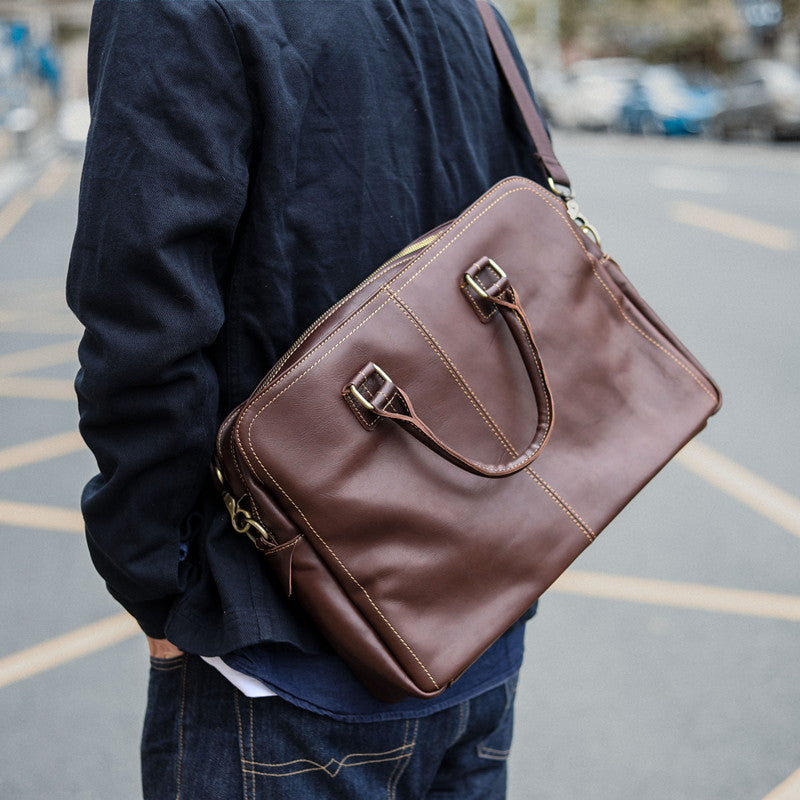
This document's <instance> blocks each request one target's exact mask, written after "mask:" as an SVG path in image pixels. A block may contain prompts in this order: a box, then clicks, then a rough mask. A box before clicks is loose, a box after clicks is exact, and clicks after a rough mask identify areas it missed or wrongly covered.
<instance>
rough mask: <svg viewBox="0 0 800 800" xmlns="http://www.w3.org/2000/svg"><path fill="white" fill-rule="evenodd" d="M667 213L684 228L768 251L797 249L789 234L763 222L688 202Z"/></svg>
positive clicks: (675, 204)
mask: <svg viewBox="0 0 800 800" xmlns="http://www.w3.org/2000/svg"><path fill="white" fill-rule="evenodd" d="M669 213H670V216H671V217H672V218H673V219H674V220H677V221H678V222H683V223H684V224H685V225H692V226H693V227H695V228H704V229H705V230H709V231H713V232H714V233H721V234H722V235H723V236H727V237H729V238H731V239H739V240H740V241H743V242H749V243H750V244H757V245H760V246H761V247H767V248H769V249H770V250H781V251H789V250H796V249H797V236H796V235H795V234H794V233H793V232H792V231H790V230H787V229H786V228H779V227H778V226H777V225H770V224H768V223H766V222H758V221H757V220H754V219H750V217H743V216H741V215H739V214H731V213H729V212H727V211H720V210H719V209H717V208H710V207H709V206H703V205H700V204H698V203H690V202H688V201H682V202H677V203H672V204H671V205H670V211H669Z"/></svg>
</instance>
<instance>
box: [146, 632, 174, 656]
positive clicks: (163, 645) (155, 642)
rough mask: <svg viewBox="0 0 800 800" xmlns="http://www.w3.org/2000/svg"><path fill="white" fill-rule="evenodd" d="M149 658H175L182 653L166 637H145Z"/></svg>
mask: <svg viewBox="0 0 800 800" xmlns="http://www.w3.org/2000/svg"><path fill="white" fill-rule="evenodd" d="M147 645H148V647H149V648H150V657H151V658H177V657H178V656H182V655H183V650H180V649H179V648H177V647H175V645H174V644H172V642H170V641H169V640H168V639H151V638H150V637H149V636H148V637H147Z"/></svg>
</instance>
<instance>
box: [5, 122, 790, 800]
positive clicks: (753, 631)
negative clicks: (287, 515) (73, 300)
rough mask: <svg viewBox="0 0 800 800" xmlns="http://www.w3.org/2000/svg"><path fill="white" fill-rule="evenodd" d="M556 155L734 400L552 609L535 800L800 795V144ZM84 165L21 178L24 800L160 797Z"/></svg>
mask: <svg viewBox="0 0 800 800" xmlns="http://www.w3.org/2000/svg"><path fill="white" fill-rule="evenodd" d="M556 149H557V152H558V153H559V155H560V157H561V158H562V161H563V162H564V164H565V165H566V167H567V169H568V171H569V172H570V173H571V175H572V178H573V183H574V185H575V187H576V189H577V191H578V199H579V200H580V202H581V207H582V208H583V210H584V211H585V213H586V216H587V217H588V218H589V220H590V221H591V222H592V223H593V224H594V225H595V226H596V227H597V228H598V229H599V230H600V232H601V234H602V235H603V244H604V246H605V248H606V249H607V250H608V251H609V252H611V253H612V254H613V255H614V256H615V257H616V259H617V260H618V261H619V262H620V264H621V265H622V267H623V269H624V270H625V271H626V273H627V274H628V276H629V277H630V278H631V279H632V281H633V282H634V283H635V284H636V286H637V288H638V289H639V290H640V292H641V293H642V294H643V295H644V297H645V298H646V299H647V300H648V301H649V302H650V304H651V305H653V306H654V307H655V308H656V310H657V311H658V312H659V314H660V315H661V316H662V317H663V318H664V319H665V320H666V321H667V322H668V324H669V325H670V326H671V327H672V328H673V329H674V330H675V331H676V332H677V333H678V335H679V336H681V338H682V339H683V340H684V341H685V342H686V343H687V345H688V346H689V347H690V348H691V349H692V350H693V351H694V352H695V354H696V355H697V356H698V357H699V358H700V360H701V361H702V362H703V363H704V364H705V366H706V367H707V368H708V369H709V371H710V372H711V374H712V375H714V377H715V378H716V379H717V381H718V382H719V384H720V385H721V387H722V390H723V394H724V398H725V400H724V406H723V410H722V412H720V414H719V415H718V416H717V417H715V418H713V419H712V420H711V423H710V425H709V427H708V429H707V430H706V431H705V432H704V433H703V434H702V435H701V437H700V438H699V441H698V443H697V445H695V446H693V447H690V448H688V449H687V450H686V451H685V452H684V453H683V454H681V455H680V456H679V458H678V459H677V460H676V461H675V462H673V463H672V464H670V465H669V466H668V467H667V468H666V469H665V470H664V471H663V473H662V474H661V475H659V476H658V477H657V478H656V480H655V481H654V482H653V483H652V484H651V485H650V486H649V487H647V489H646V490H645V491H644V492H643V493H642V494H641V495H640V496H639V497H637V498H636V500H635V501H634V502H633V503H632V504H631V505H630V506H629V507H628V508H627V509H626V510H625V511H624V512H623V514H622V515H621V516H620V517H619V519H618V520H617V521H615V523H614V524H613V525H612V526H611V527H609V528H608V529H607V530H606V531H605V532H604V533H603V534H602V536H601V537H600V539H599V540H598V541H597V542H596V543H595V544H593V545H592V547H591V548H589V550H588V551H587V552H586V553H585V554H584V555H583V556H581V558H580V559H579V560H578V562H577V563H576V564H575V566H574V567H573V568H572V569H571V570H570V571H569V572H568V573H567V575H566V576H565V578H564V579H563V581H562V582H560V583H559V584H558V585H557V586H556V587H554V588H553V589H552V590H551V591H550V592H548V593H547V594H546V595H545V597H544V598H543V600H542V602H541V605H540V612H539V614H538V615H537V617H536V619H535V620H534V621H533V622H532V623H531V624H530V626H529V629H528V634H527V648H528V653H527V656H526V663H525V666H524V669H523V675H522V679H521V683H520V689H519V697H518V705H517V720H516V739H515V744H514V749H513V751H512V756H511V789H510V792H509V797H510V798H511V800H575V798H590V799H591V800H606V798H608V800H612V798H613V800H641V798H647V800H662V798H663V799H664V800H666V799H667V798H669V800H676V799H678V800H683V799H684V798H685V799H686V800H766V798H769V800H791V799H794V800H796V799H797V798H800V569H798V567H800V499H798V498H799V497H800V466H798V465H800V424H798V419H797V417H798V409H800V324H798V312H797V304H798V301H800V258H799V254H800V222H799V221H798V220H799V219H800V213H799V212H800V149H798V148H791V147H760V146H747V145H731V146H725V147H722V146H720V145H715V144H713V143H710V142H702V141H699V142H698V141H666V140H661V139H651V140H642V139H629V138H615V137H612V138H606V137H593V136H579V135H574V134H571V135H566V134H562V133H560V132H557V134H556ZM79 168H80V165H79V163H78V162H77V161H76V160H74V159H70V158H66V157H54V158H51V159H46V160H43V161H42V162H41V163H39V164H37V165H33V166H31V167H30V168H29V169H28V171H27V172H25V171H23V172H20V173H19V174H18V175H17V176H16V178H15V180H16V182H17V184H19V182H20V181H22V184H23V185H22V186H19V185H18V186H16V187H15V189H14V191H13V192H8V191H7V192H6V194H7V196H5V197H2V192H3V184H2V181H0V413H1V414H2V419H3V425H2V426H0V543H1V544H2V547H3V557H2V558H0V602H2V608H3V624H2V626H0V719H2V733H0V800H33V799H34V798H36V799H37V800H38V798H41V797H48V798H54V799H55V800H62V799H63V800H66V799H67V798H68V799H69V800H75V799H77V798H86V799H87V800H101V798H102V800H107V798H114V799H115V800H133V798H136V797H138V796H139V788H138V763H137V757H138V754H137V748H138V736H139V726H140V722H141V717H142V713H143V709H144V702H145V692H146V677H147V657H146V656H147V654H146V647H145V644H144V641H143V638H142V637H141V636H140V635H138V634H137V632H136V628H135V625H132V624H131V622H130V621H129V620H128V619H127V618H126V617H125V616H124V615H121V614H120V613H119V611H120V609H119V608H118V607H117V606H116V605H115V604H114V603H113V601H111V600H110V599H109V598H108V597H107V595H106V593H105V589H104V587H103V585H102V582H101V581H100V579H99V578H98V577H97V576H96V575H95V573H94V571H93V569H92V566H91V564H90V562H89V559H88V556H87V554H86V550H85V545H84V543H83V538H82V536H81V532H80V531H81V524H80V519H79V515H78V514H77V506H78V496H79V492H80V489H81V486H82V485H83V483H84V482H85V480H86V479H87V478H88V477H89V476H90V475H91V474H92V472H93V466H94V465H93V461H92V458H91V456H90V455H89V454H88V453H87V452H86V451H85V450H84V449H83V448H82V447H81V444H80V441H79V439H78V438H77V436H76V433H75V431H76V420H77V413H76V409H75V405H74V401H73V399H72V389H71V381H72V377H73V374H74V371H75V368H76V362H75V346H76V341H77V338H78V336H79V335H80V330H79V328H78V326H77V325H76V323H75V322H74V321H73V320H72V319H71V317H70V315H69V312H68V311H67V310H66V308H65V305H64V302H63V299H62V298H63V282H64V275H65V270H66V262H67V254H68V249H69V244H70V240H71V236H72V232H73V228H74V224H75V215H76V196H77V189H78V180H79ZM20 175H21V176H22V177H20ZM6 188H8V186H6Z"/></svg>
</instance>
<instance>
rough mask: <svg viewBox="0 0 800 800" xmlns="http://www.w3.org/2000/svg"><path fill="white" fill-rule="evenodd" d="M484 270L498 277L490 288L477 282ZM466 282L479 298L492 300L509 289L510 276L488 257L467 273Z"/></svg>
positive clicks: (476, 263) (474, 265) (477, 262)
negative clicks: (488, 270)
mask: <svg viewBox="0 0 800 800" xmlns="http://www.w3.org/2000/svg"><path fill="white" fill-rule="evenodd" d="M484 269H490V270H491V271H492V272H494V274H495V275H497V280H496V281H494V283H492V284H491V285H489V286H483V285H481V284H480V283H478V281H477V277H478V273H479V272H482V271H483V270H484ZM464 280H465V281H466V283H467V285H468V286H469V288H470V289H472V291H473V292H475V294H477V295H478V297H481V298H483V299H484V300H490V299H491V298H492V297H495V296H496V295H498V294H502V293H503V292H504V291H505V290H506V288H507V287H508V275H506V273H505V272H504V271H503V269H502V268H501V267H500V266H499V265H498V263H497V262H496V261H495V260H494V259H492V258H489V257H488V256H484V257H483V258H482V259H481V260H480V261H476V262H475V263H474V264H473V265H472V266H471V267H470V268H469V269H468V270H467V271H466V272H465V273H464Z"/></svg>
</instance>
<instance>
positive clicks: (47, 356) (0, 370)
mask: <svg viewBox="0 0 800 800" xmlns="http://www.w3.org/2000/svg"><path fill="white" fill-rule="evenodd" d="M77 358H78V340H77V339H70V340H69V341H67V342H56V343H55V344H47V345H44V346H43V347H32V348H30V349H29V350H18V351H17V352H16V353H6V354H5V355H1V356H0V375H12V374H16V373H18V372H30V371H31V370H34V369H44V368H45V367H55V366H58V365H59V364H70V363H72V362H73V361H76V360H77Z"/></svg>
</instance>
